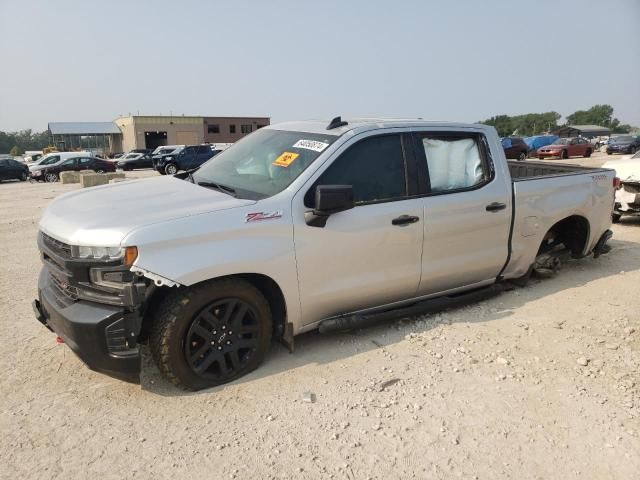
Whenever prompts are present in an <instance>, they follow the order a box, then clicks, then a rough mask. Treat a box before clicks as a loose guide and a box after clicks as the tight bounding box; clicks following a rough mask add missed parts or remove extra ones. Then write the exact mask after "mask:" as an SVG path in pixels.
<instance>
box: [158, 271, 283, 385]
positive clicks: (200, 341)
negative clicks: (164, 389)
mask: <svg viewBox="0 0 640 480" xmlns="http://www.w3.org/2000/svg"><path fill="white" fill-rule="evenodd" d="M155 314H156V315H155V319H154V322H153V326H152V327H151V336H150V342H149V343H150V348H151V354H152V356H153V359H154V361H155V363H156V364H157V365H158V368H159V369H160V372H162V374H163V375H164V376H165V377H166V378H167V379H168V380H169V381H170V382H171V383H173V384H175V385H177V386H179V387H181V388H184V389H186V390H200V389H202V388H208V387H214V386H216V385H221V384H224V383H227V382H230V381H233V380H235V379H236V378H239V377H241V376H243V375H246V374H247V373H249V372H251V371H252V370H254V369H256V368H257V367H258V365H260V363H262V360H263V359H264V356H265V355H266V353H267V351H268V349H269V345H270V341H271V328H272V327H271V325H272V320H271V309H270V307H269V303H268V302H267V300H266V298H265V297H264V295H262V293H261V292H260V291H259V290H258V289H257V288H256V287H254V286H253V285H252V284H250V283H248V282H246V281H244V280H236V279H225V280H212V281H209V282H205V283H202V284H200V285H197V286H195V287H183V288H180V289H179V290H177V291H175V292H172V293H170V294H169V295H167V296H166V297H165V298H164V299H163V300H162V302H161V303H160V304H159V305H158V307H157V309H156V310H155Z"/></svg>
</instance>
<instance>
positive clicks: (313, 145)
mask: <svg viewBox="0 0 640 480" xmlns="http://www.w3.org/2000/svg"><path fill="white" fill-rule="evenodd" d="M328 146H329V144H328V143H324V142H317V141H315V140H298V141H297V142H296V143H295V144H294V145H293V148H306V149H307V150H313V151H314V152H321V151H323V150H324V149H325V148H327V147H328Z"/></svg>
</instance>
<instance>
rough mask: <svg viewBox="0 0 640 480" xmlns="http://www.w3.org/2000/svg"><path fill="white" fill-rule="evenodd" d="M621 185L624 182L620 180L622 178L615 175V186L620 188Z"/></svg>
mask: <svg viewBox="0 0 640 480" xmlns="http://www.w3.org/2000/svg"><path fill="white" fill-rule="evenodd" d="M620 187H622V182H621V181H620V179H619V178H618V177H614V178H613V188H615V189H616V190H618V189H620Z"/></svg>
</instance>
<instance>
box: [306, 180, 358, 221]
mask: <svg viewBox="0 0 640 480" xmlns="http://www.w3.org/2000/svg"><path fill="white" fill-rule="evenodd" d="M314 205H315V207H314V209H313V210H312V211H310V212H305V222H306V223H307V225H309V226H311V227H320V228H322V227H324V226H325V225H326V224H327V220H328V219H329V216H331V215H333V214H334V213H338V212H343V211H345V210H350V209H352V208H353V187H352V186H351V185H318V186H317V187H316V196H315V203H314Z"/></svg>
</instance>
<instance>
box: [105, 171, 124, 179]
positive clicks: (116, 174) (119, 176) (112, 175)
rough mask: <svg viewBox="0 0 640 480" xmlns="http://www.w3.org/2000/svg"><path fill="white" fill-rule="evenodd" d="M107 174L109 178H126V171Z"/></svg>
mask: <svg viewBox="0 0 640 480" xmlns="http://www.w3.org/2000/svg"><path fill="white" fill-rule="evenodd" d="M105 175H106V176H107V178H108V179H109V180H113V179H114V178H123V179H124V178H125V174H124V172H107V173H105Z"/></svg>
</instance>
